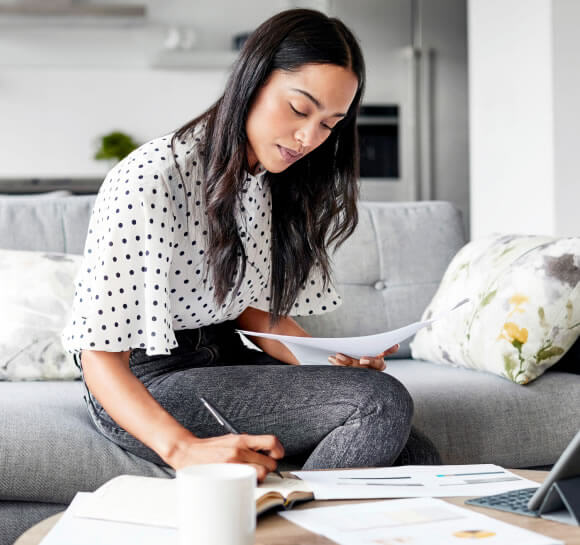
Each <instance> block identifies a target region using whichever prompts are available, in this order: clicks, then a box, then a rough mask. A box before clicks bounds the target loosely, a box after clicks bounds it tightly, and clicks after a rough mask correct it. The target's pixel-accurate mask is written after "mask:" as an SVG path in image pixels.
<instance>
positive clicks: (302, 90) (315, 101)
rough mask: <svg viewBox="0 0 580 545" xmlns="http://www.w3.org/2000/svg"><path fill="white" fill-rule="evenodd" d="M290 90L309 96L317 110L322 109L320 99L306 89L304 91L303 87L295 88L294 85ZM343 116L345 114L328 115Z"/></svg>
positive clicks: (333, 115)
mask: <svg viewBox="0 0 580 545" xmlns="http://www.w3.org/2000/svg"><path fill="white" fill-rule="evenodd" d="M290 90H291V91H296V92H298V93H301V94H303V95H304V96H305V97H306V98H309V99H310V100H311V101H312V102H313V103H314V105H315V106H316V107H317V108H318V109H319V110H322V109H323V108H322V104H321V103H320V100H318V99H316V98H314V97H313V96H312V95H311V94H310V93H309V92H308V91H305V90H304V89H297V88H296V87H292V89H290ZM345 116H346V114H341V113H335V114H332V115H331V116H330V117H345Z"/></svg>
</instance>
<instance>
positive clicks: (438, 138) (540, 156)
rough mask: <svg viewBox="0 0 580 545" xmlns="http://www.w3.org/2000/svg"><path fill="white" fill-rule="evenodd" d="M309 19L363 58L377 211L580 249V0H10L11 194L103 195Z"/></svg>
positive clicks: (5, 15)
mask: <svg viewBox="0 0 580 545" xmlns="http://www.w3.org/2000/svg"><path fill="white" fill-rule="evenodd" d="M293 7H308V8H314V9H318V10H320V11H323V12H325V13H327V14H328V15H330V16H336V17H339V18H340V19H342V20H343V21H344V22H345V23H346V24H347V25H348V26H349V27H350V28H351V29H352V30H353V31H354V32H355V34H356V35H357V37H358V38H359V40H360V42H361V45H362V48H363V52H364V54H365V59H366V62H367V77H368V83H367V90H366V95H365V97H364V101H363V107H362V109H361V115H360V119H359V135H360V148H361V182H362V185H361V188H362V198H363V199H364V200H387V201H409V200H446V201H451V202H453V203H454V204H455V205H456V206H457V207H458V208H459V209H460V210H461V212H462V214H463V219H464V223H465V229H466V233H467V234H468V235H471V237H474V236H480V235H483V234H487V233H488V232H493V231H505V230H508V231H512V232H527V233H533V232H537V233H542V234H558V235H572V234H575V235H578V234H580V224H579V222H578V212H577V211H576V209H577V207H578V203H579V202H580V180H578V174H577V173H578V172H579V169H578V166H579V165H578V155H579V154H578V153H577V152H576V150H575V147H576V142H577V141H578V136H579V134H578V132H579V131H578V127H579V122H580V107H579V106H578V104H577V97H578V96H580V75H579V71H578V69H577V60H576V56H577V53H578V51H579V49H580V48H579V46H580V37H579V33H577V32H576V29H577V28H578V23H580V1H578V0H358V1H354V0H310V1H304V2H300V1H290V0H244V1H236V0H165V1H155V0H123V1H121V0H119V1H115V0H0V193H4V194H23V193H39V192H47V191H53V190H66V191H70V192H71V193H75V194H78V193H95V192H96V191H98V188H99V185H100V183H101V182H102V180H103V178H104V176H105V174H106V173H107V171H108V170H109V169H110V168H111V166H112V165H113V164H114V163H115V161H116V160H115V159H114V157H113V158H108V159H107V158H106V157H107V153H106V151H107V149H106V148H107V145H109V146H110V144H111V142H113V143H114V142H116V141H117V142H118V141H119V139H121V143H127V142H125V141H123V138H126V137H128V142H129V143H133V144H135V145H139V144H142V143H144V142H146V141H148V140H149V139H152V138H154V137H156V136H160V135H162V134H166V133H169V132H171V131H173V130H174V129H176V128H177V127H179V126H181V125H182V124H183V123H185V122H186V121H188V120H189V119H191V118H193V117H195V116H196V115H198V114H199V113H201V112H202V111H203V110H204V109H206V108H207V107H208V106H210V105H211V104H212V103H213V102H214V101H215V99H217V98H218V96H219V94H220V92H221V91H222V89H223V86H224V83H225V81H226V78H227V74H228V70H229V67H230V66H231V63H232V62H233V60H234V59H235V57H236V51H237V48H239V46H240V44H241V43H243V40H244V38H245V36H246V35H247V33H249V32H251V31H252V30H253V29H254V28H255V27H256V26H257V25H258V24H260V23H261V22H262V21H263V20H265V19H267V18H268V17H270V16H271V15H273V14H274V13H276V12H278V11H281V10H284V9H288V8H293ZM112 133H121V135H119V134H112ZM107 138H108V140H107ZM115 138H116V139H117V140H115ZM103 145H104V148H105V149H104V151H105V153H103ZM99 151H100V152H101V156H103V155H104V157H105V158H104V159H96V158H95V157H96V155H97V153H98V152H99Z"/></svg>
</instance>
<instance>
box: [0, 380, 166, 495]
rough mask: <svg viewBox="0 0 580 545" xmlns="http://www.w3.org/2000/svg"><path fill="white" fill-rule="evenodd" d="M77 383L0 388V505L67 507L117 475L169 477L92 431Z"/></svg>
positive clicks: (5, 385)
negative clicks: (30, 503)
mask: <svg viewBox="0 0 580 545" xmlns="http://www.w3.org/2000/svg"><path fill="white" fill-rule="evenodd" d="M83 395H84V390H83V386H82V383H81V382H80V381H45V382H0V467H1V468H2V471H1V472H0V500H4V501H5V500H13V501H27V500H30V501H42V502H49V503H70V501H72V499H73V497H74V495H75V494H76V492H78V491H91V492H92V491H93V490H95V489H96V488H98V487H99V486H101V485H102V484H103V483H105V482H106V481H108V480H109V479H111V478H113V477H115V476H117V475H120V474H123V473H128V474H134V475H150V476H158V477H163V476H173V475H174V472H173V470H172V469H170V468H162V467H160V466H157V465H155V464H153V463H151V462H148V461H146V460H143V459H142V458H138V457H137V456H135V455H133V454H131V453H129V452H126V451H124V450H123V449H121V448H120V447H118V446H117V445H116V444H114V443H113V442H111V441H109V440H108V439H106V438H105V437H104V436H102V435H101V434H100V433H99V432H98V431H97V430H96V429H95V427H94V425H93V423H92V422H91V420H90V417H89V415H88V413H87V409H86V407H85V404H84V401H83Z"/></svg>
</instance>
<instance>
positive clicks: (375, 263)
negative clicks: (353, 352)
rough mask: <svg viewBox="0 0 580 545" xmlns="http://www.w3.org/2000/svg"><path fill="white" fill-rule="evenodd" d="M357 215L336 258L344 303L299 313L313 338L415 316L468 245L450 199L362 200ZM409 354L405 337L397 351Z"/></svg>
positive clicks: (374, 328)
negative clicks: (319, 312) (321, 311)
mask: <svg viewBox="0 0 580 545" xmlns="http://www.w3.org/2000/svg"><path fill="white" fill-rule="evenodd" d="M359 214H360V220H359V225H358V227H357V228H356V230H355V232H354V233H353V235H352V236H351V237H350V238H348V239H347V240H346V242H345V243H344V244H343V245H342V246H341V247H340V248H339V249H338V250H337V251H336V253H335V255H334V259H333V270H334V277H335V278H334V279H335V281H336V282H335V285H336V288H337V290H338V292H339V293H340V294H341V296H342V299H343V304H342V305H341V306H340V307H339V308H338V309H336V310H335V311H334V312H330V313H328V314H324V315H320V316H312V317H308V316H305V317H304V316H301V317H297V318H296V321H297V322H299V323H300V325H302V327H304V328H305V329H306V331H308V332H309V333H310V334H311V335H313V336H315V337H354V336H358V335H372V334H373V333H382V332H383V331H388V330H391V329H396V328H399V327H402V326H404V325H407V324H409V323H411V322H415V321H417V320H419V318H420V317H421V314H422V313H423V311H424V310H425V308H426V306H427V305H428V303H429V301H430V300H431V298H432V297H433V295H434V293H435V291H436V290H437V287H438V286H439V282H440V281H441V278H442V277H443V273H444V272H445V269H446V268H447V265H448V264H449V262H450V261H451V259H452V258H453V256H454V255H455V254H456V253H457V251H458V250H459V249H460V248H461V247H462V246H463V245H464V244H465V235H464V233H463V223H462V220H461V214H460V212H459V211H458V210H457V209H456V208H455V207H454V206H453V205H451V204H450V203H447V202H439V201H428V202H408V203H401V202H398V203H384V202H361V203H360V205H359ZM387 348H389V347H388V346H385V349H387ZM409 356H410V349H409V340H406V341H404V342H402V343H401V348H400V349H399V351H398V352H397V354H396V355H395V356H394V357H395V358H408V357H409Z"/></svg>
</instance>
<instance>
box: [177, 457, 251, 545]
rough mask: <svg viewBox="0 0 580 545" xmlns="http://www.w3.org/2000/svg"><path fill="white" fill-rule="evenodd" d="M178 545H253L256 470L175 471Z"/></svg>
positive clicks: (211, 466)
mask: <svg viewBox="0 0 580 545" xmlns="http://www.w3.org/2000/svg"><path fill="white" fill-rule="evenodd" d="M175 475H176V479H177V504H178V510H179V513H178V523H179V545H202V544H203V545H254V543H255V535H256V501H255V500H254V489H255V488H256V480H257V474H256V470H255V469H254V468H253V467H252V466H249V465H245V464H199V465H192V466H189V467H184V468H182V469H178V470H177V471H176V472H175Z"/></svg>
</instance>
